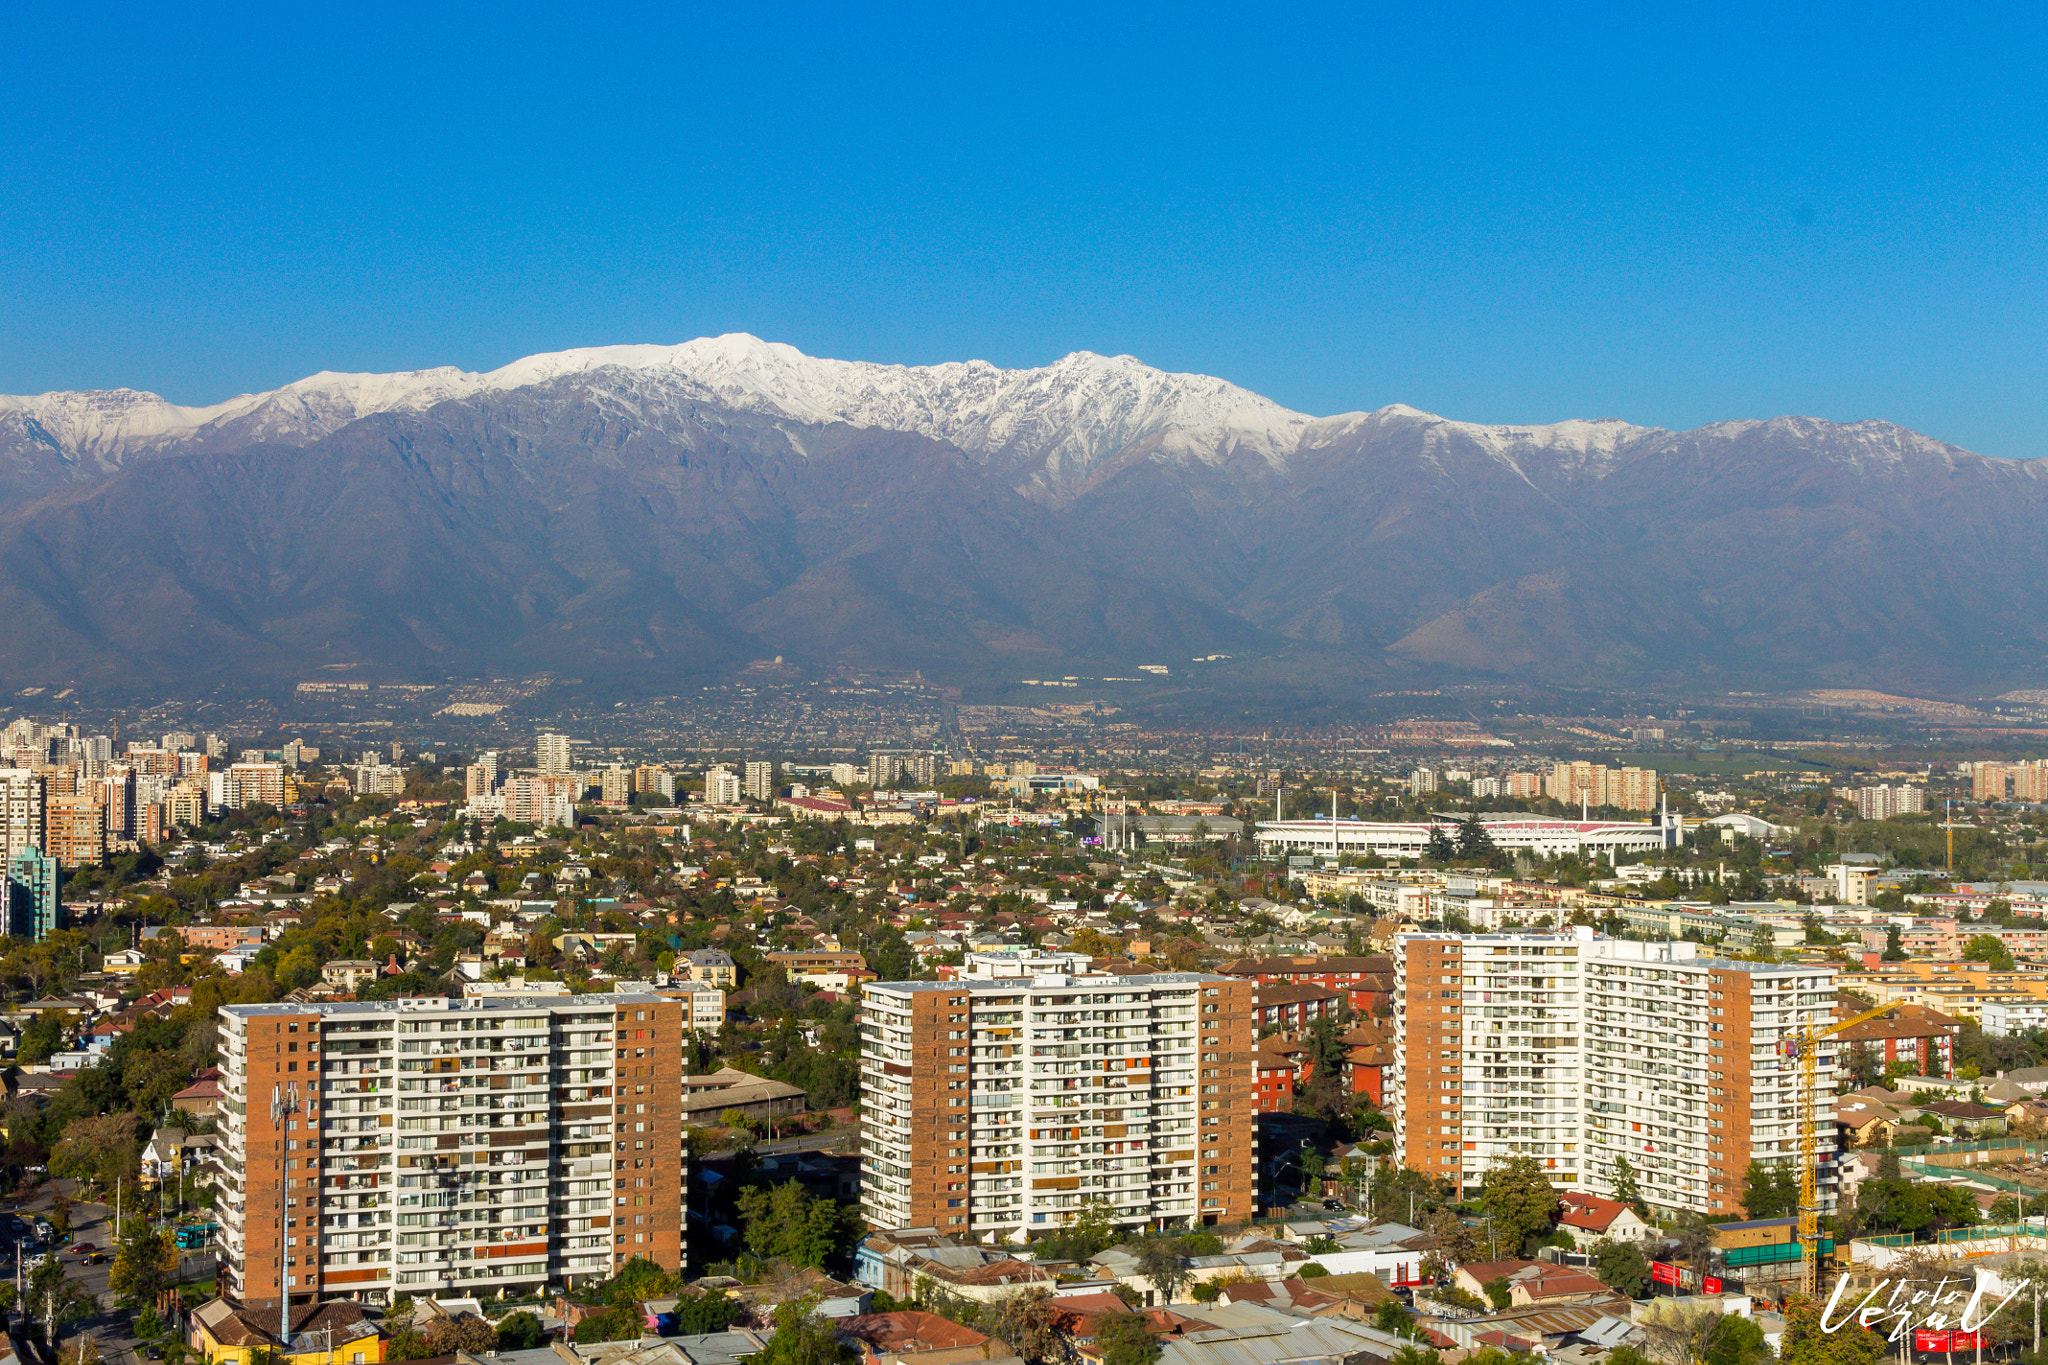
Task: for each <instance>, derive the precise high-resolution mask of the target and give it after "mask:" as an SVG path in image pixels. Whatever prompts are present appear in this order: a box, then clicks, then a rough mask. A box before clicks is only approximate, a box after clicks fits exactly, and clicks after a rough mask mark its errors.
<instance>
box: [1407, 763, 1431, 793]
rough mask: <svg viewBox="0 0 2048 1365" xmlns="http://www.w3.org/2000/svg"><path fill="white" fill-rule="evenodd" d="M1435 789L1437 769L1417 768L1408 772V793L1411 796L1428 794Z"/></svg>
mask: <svg viewBox="0 0 2048 1365" xmlns="http://www.w3.org/2000/svg"><path fill="white" fill-rule="evenodd" d="M1435 790H1436V769H1434V768H1417V769H1416V770H1415V771H1414V772H1412V773H1409V774H1408V794H1409V795H1410V796H1427V795H1428V794H1429V793H1431V792H1433V791H1435Z"/></svg>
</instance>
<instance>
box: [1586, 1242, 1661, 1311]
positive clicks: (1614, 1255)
mask: <svg viewBox="0 0 2048 1365" xmlns="http://www.w3.org/2000/svg"><path fill="white" fill-rule="evenodd" d="M1592 1252H1593V1273H1594V1274H1595V1275H1598V1276H1599V1277H1600V1281H1601V1283H1603V1284H1605V1285H1606V1286H1607V1287H1608V1288H1610V1289H1613V1290H1616V1291H1617V1292H1619V1293H1623V1294H1626V1295H1628V1296H1629V1297H1630V1298H1632V1299H1639V1298H1641V1297H1642V1296H1643V1294H1644V1292H1645V1291H1646V1290H1648V1289H1649V1287H1650V1261H1649V1258H1648V1257H1646V1256H1644V1255H1643V1249H1642V1248H1641V1247H1639V1246H1637V1245H1636V1244H1635V1243H1634V1242H1617V1241H1615V1240H1614V1239H1612V1238H1610V1237H1602V1238H1601V1239H1600V1240H1599V1241H1597V1242H1595V1243H1593V1247H1592Z"/></svg>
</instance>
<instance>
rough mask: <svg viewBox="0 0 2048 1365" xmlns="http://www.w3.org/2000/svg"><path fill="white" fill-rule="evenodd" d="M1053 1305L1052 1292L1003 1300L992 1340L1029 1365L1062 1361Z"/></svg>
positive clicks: (1035, 1289) (1028, 1293) (992, 1326)
mask: <svg viewBox="0 0 2048 1365" xmlns="http://www.w3.org/2000/svg"><path fill="white" fill-rule="evenodd" d="M1196 1288H1197V1289H1198V1290H1199V1289H1200V1288H1201V1286H1199V1285H1197V1286H1196ZM1051 1303H1052V1291H1051V1290H1050V1289H1045V1288H1042V1287H1033V1288H1030V1289H1026V1290H1024V1291H1023V1292H1022V1293H1018V1294H1012V1295H1011V1296H1010V1297H1009V1298H1007V1299H1005V1300H1003V1305H1002V1307H1001V1308H999V1309H998V1310H997V1311H996V1315H995V1318H994V1319H993V1320H992V1321H989V1322H987V1323H985V1324H984V1325H985V1326H986V1327H987V1329H988V1333H989V1335H990V1336H992V1337H995V1338H996V1339H997V1340H998V1341H1001V1342H1002V1343H1003V1344H1004V1345H1006V1346H1008V1347H1009V1348H1010V1349H1011V1350H1012V1351H1014V1352H1016V1354H1018V1355H1020V1356H1022V1357H1023V1358H1024V1360H1025V1361H1026V1362H1027V1365H1044V1362H1045V1361H1048V1360H1057V1359H1059V1358H1060V1356H1061V1354H1062V1352H1063V1349H1064V1344H1065V1338H1064V1337H1062V1336H1061V1335H1060V1331H1059V1328H1058V1327H1056V1326H1054V1325H1053V1320H1052V1309H1051V1306H1050V1305H1051Z"/></svg>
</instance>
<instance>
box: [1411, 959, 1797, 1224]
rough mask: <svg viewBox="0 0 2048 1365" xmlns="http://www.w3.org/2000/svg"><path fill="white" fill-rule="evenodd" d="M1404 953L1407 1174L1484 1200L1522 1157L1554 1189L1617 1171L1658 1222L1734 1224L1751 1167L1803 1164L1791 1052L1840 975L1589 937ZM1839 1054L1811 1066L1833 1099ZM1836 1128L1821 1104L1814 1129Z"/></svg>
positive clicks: (1596, 1183) (1601, 1186) (1595, 1185)
mask: <svg viewBox="0 0 2048 1365" xmlns="http://www.w3.org/2000/svg"><path fill="white" fill-rule="evenodd" d="M1394 942H1395V948H1394V965H1395V974H1396V987H1395V1021H1396V1045H1395V1058H1394V1076H1393V1080H1392V1083H1391V1085H1390V1097H1389V1102H1388V1109H1389V1113H1390V1115H1391V1116H1392V1118H1393V1119H1394V1128H1395V1146H1396V1148H1397V1150H1398V1153H1399V1156H1400V1159H1401V1161H1402V1163H1403V1164H1404V1165H1408V1166H1412V1167H1414V1168H1415V1169H1416V1170H1419V1171H1423V1172H1425V1173H1427V1174H1430V1175H1436V1176H1441V1177H1443V1178H1445V1179H1448V1180H1451V1181H1454V1182H1456V1183H1457V1184H1459V1185H1460V1187H1461V1188H1462V1189H1464V1190H1465V1191H1466V1192H1468V1193H1474V1194H1476V1193H1477V1191H1478V1187H1479V1184H1480V1181H1481V1180H1482V1179H1483V1178H1484V1176H1485V1173H1486V1171H1487V1169H1488V1168H1489V1167H1490V1166H1492V1165H1494V1164H1495V1163H1496V1162H1499V1161H1503V1160H1506V1159H1507V1158H1509V1157H1515V1156H1526V1157H1532V1158H1534V1159H1536V1160H1537V1161H1539V1162H1541V1163H1542V1165H1543V1167H1544V1169H1545V1170H1546V1171H1548V1172H1549V1173H1550V1177H1551V1179H1552V1180H1553V1181H1554V1182H1556V1183H1557V1184H1558V1185H1559V1186H1560V1187H1561V1188H1565V1189H1579V1190H1585V1191H1588V1192H1590V1193H1594V1194H1599V1195H1606V1194H1607V1193H1608V1192H1609V1190H1610V1188H1611V1186H1612V1182H1613V1177H1614V1169H1615V1166H1614V1163H1615V1160H1616V1159H1617V1158H1621V1159H1625V1160H1626V1161H1627V1162H1628V1163H1629V1165H1630V1167H1631V1168H1632V1169H1633V1170H1634V1172H1635V1180H1636V1184H1637V1186H1638V1188H1639V1189H1640V1190H1641V1191H1642V1194H1643V1197H1644V1198H1645V1199H1646V1200H1647V1201H1648V1202H1649V1203H1650V1204H1651V1206H1652V1207H1653V1208H1656V1209H1659V1210H1665V1211H1673V1212H1675V1211H1680V1210H1692V1211H1695V1212H1699V1213H1704V1214H1708V1215H1710V1216H1727V1215H1730V1214H1732V1213H1734V1211H1735V1210H1737V1209H1738V1208H1739V1207H1740V1202H1741V1196H1742V1191H1743V1173H1744V1171H1745V1170H1746V1168H1747V1167H1748V1165H1749V1163H1750V1161H1751V1160H1757V1161H1762V1162H1764V1163H1765V1164H1766V1165H1790V1164H1791V1163H1793V1162H1794V1161H1796V1159H1797V1156H1798V1151H1799V1142H1798V1133H1797V1123H1796V1113H1797V1104H1798V1094H1797V1089H1796V1085H1797V1080H1798V1063H1797V1059H1796V1057H1788V1056H1787V1055H1786V1053H1785V1046H1786V1044H1787V1042H1788V1041H1790V1040H1791V1039H1792V1038H1793V1037H1794V1036H1795V1032H1796V1031H1797V1030H1799V1029H1801V1028H1803V1027H1804V1025H1805V1023H1806V1021H1808V1020H1814V1021H1822V1022H1824V1021H1825V1020H1826V1019H1827V1018H1828V1017H1829V1015H1830V1012H1831V1010H1832V1008H1833V1002H1834V973H1835V969H1834V968H1833V967H1832V966H1831V965H1828V964H1825V963H1823V964H1811V963H1799V964H1779V963H1771V962H1736V961H1731V960H1728V959H1723V958H1714V957H1706V956H1701V955H1700V945H1698V944H1693V943H1684V942H1677V943H1640V942H1626V941H1619V940H1611V939H1602V938H1596V937H1594V936H1593V935H1592V933H1591V931H1590V930H1580V931H1578V932H1577V933H1575V934H1572V935H1561V934H1464V935H1460V934H1427V933H1424V934H1402V935H1399V936H1397V937H1396V939H1395V941H1394ZM1834 1056H1835V1049H1834V1048H1832V1047H1829V1048H1827V1049H1826V1050H1825V1051H1823V1052H1822V1053H1821V1054H1820V1056H1819V1061H1818V1067H1817V1080H1818V1083H1817V1094H1818V1095H1821V1096H1825V1095H1828V1094H1831V1093H1832V1091H1833V1087H1834V1072H1835V1064H1834ZM1832 1122H1833V1119H1832V1109H1831V1107H1830V1106H1828V1105H1826V1104H1824V1103H1823V1104H1819V1105H1817V1106H1816V1123H1817V1124H1818V1125H1819V1126H1820V1127H1821V1128H1822V1129H1823V1130H1829V1131H1831V1125H1832ZM1822 1145H1823V1149H1824V1150H1825V1149H1826V1147H1827V1144H1826V1143H1823V1144H1822ZM1824 1165H1825V1167H1826V1168H1825V1169H1824V1170H1823V1172H1822V1203H1823V1205H1827V1204H1829V1203H1831V1202H1832V1198H1833V1192H1834V1188H1835V1183H1836V1182H1835V1173H1834V1171H1833V1168H1832V1166H1831V1165H1828V1164H1826V1163H1824Z"/></svg>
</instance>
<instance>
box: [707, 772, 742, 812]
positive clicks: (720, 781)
mask: <svg viewBox="0 0 2048 1365" xmlns="http://www.w3.org/2000/svg"><path fill="white" fill-rule="evenodd" d="M704 799H705V800H706V801H708V802H710V803H711V804H712V805H714V806H730V805H733V804H735V803H736V802H738V800H739V799H740V778H739V774H738V773H735V772H734V771H733V770H732V769H730V768H727V767H724V766H719V767H716V768H713V769H711V771H709V772H707V773H705V774H704Z"/></svg>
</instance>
